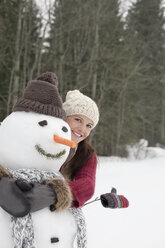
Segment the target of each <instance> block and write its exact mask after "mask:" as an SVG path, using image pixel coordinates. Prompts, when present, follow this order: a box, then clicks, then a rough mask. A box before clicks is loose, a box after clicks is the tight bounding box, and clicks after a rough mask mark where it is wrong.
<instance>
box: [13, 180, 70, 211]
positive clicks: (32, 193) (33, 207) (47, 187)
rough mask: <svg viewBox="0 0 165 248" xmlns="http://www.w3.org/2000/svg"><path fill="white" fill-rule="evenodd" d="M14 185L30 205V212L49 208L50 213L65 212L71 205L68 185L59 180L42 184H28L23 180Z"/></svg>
mask: <svg viewBox="0 0 165 248" xmlns="http://www.w3.org/2000/svg"><path fill="white" fill-rule="evenodd" d="M16 183H17V186H18V187H19V188H20V189H21V190H22V192H24V195H25V196H26V199H27V200H28V202H29V203H30V212H35V211H38V210H40V209H43V208H45V207H50V210H51V211H54V210H65V209H67V208H69V207H70V206H71V204H72V194H71V190H70V188H69V185H68V184H67V182H65V181H64V180H62V179H60V178H53V179H51V180H49V181H47V182H45V183H44V184H40V183H28V182H27V181H25V180H17V182H16Z"/></svg>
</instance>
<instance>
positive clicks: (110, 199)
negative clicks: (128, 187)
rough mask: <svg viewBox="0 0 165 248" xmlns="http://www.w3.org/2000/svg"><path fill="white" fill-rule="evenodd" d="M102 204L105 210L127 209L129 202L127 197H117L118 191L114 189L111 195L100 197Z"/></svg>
mask: <svg viewBox="0 0 165 248" xmlns="http://www.w3.org/2000/svg"><path fill="white" fill-rule="evenodd" d="M100 200H101V203H102V205H103V207H105V208H127V207H128V206H129V202H128V200H127V198H126V197H124V196H122V195H117V192H116V189H114V188H113V189H112V191H111V193H106V194H103V195H101V196H100Z"/></svg>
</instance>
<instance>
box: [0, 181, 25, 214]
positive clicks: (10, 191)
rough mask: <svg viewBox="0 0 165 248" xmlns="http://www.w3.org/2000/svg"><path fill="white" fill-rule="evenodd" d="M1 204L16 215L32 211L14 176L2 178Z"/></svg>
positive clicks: (0, 184) (0, 186) (0, 183)
mask: <svg viewBox="0 0 165 248" xmlns="http://www.w3.org/2000/svg"><path fill="white" fill-rule="evenodd" d="M0 206H1V207H2V208H3V209H4V210H5V211H6V212H8V213H9V214H11V215H13V216H14V217H23V216H25V215H27V214H28V213H29V212H30V204H29V202H28V200H27V199H26V196H25V195H24V193H23V192H22V191H21V190H20V189H19V187H17V185H16V182H15V180H14V179H13V178H8V177H3V178H1V179H0Z"/></svg>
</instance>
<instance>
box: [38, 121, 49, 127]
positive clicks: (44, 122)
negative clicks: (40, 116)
mask: <svg viewBox="0 0 165 248" xmlns="http://www.w3.org/2000/svg"><path fill="white" fill-rule="evenodd" d="M38 124H39V125H40V126H41V127H44V126H47V125H48V122H47V121H46V120H43V121H39V122H38Z"/></svg>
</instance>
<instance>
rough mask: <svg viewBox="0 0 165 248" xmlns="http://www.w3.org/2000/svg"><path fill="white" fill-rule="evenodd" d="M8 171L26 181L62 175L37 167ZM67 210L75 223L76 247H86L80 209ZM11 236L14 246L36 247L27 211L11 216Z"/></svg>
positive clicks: (83, 219)
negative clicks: (18, 215) (18, 216)
mask: <svg viewBox="0 0 165 248" xmlns="http://www.w3.org/2000/svg"><path fill="white" fill-rule="evenodd" d="M8 171H9V172H10V173H11V174H12V176H13V177H14V178H16V179H24V180H27V181H28V182H32V183H33V182H38V183H43V182H44V181H48V180H50V179H52V178H54V177H61V178H63V177H62V175H61V174H60V173H54V172H50V171H43V170H42V171H41V170H38V169H18V170H12V169H10V168H8ZM69 211H71V213H72V214H73V216H74V218H75V222H76V225H77V248H86V247H87V235H86V224H85V218H84V215H83V213H82V210H81V209H80V208H79V209H76V208H70V209H69ZM11 228H12V236H13V240H14V248H36V246H35V233H34V228H33V220H32V215H31V214H30V213H29V214H27V215H26V216H25V217H22V218H16V217H13V216H12V217H11Z"/></svg>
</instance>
